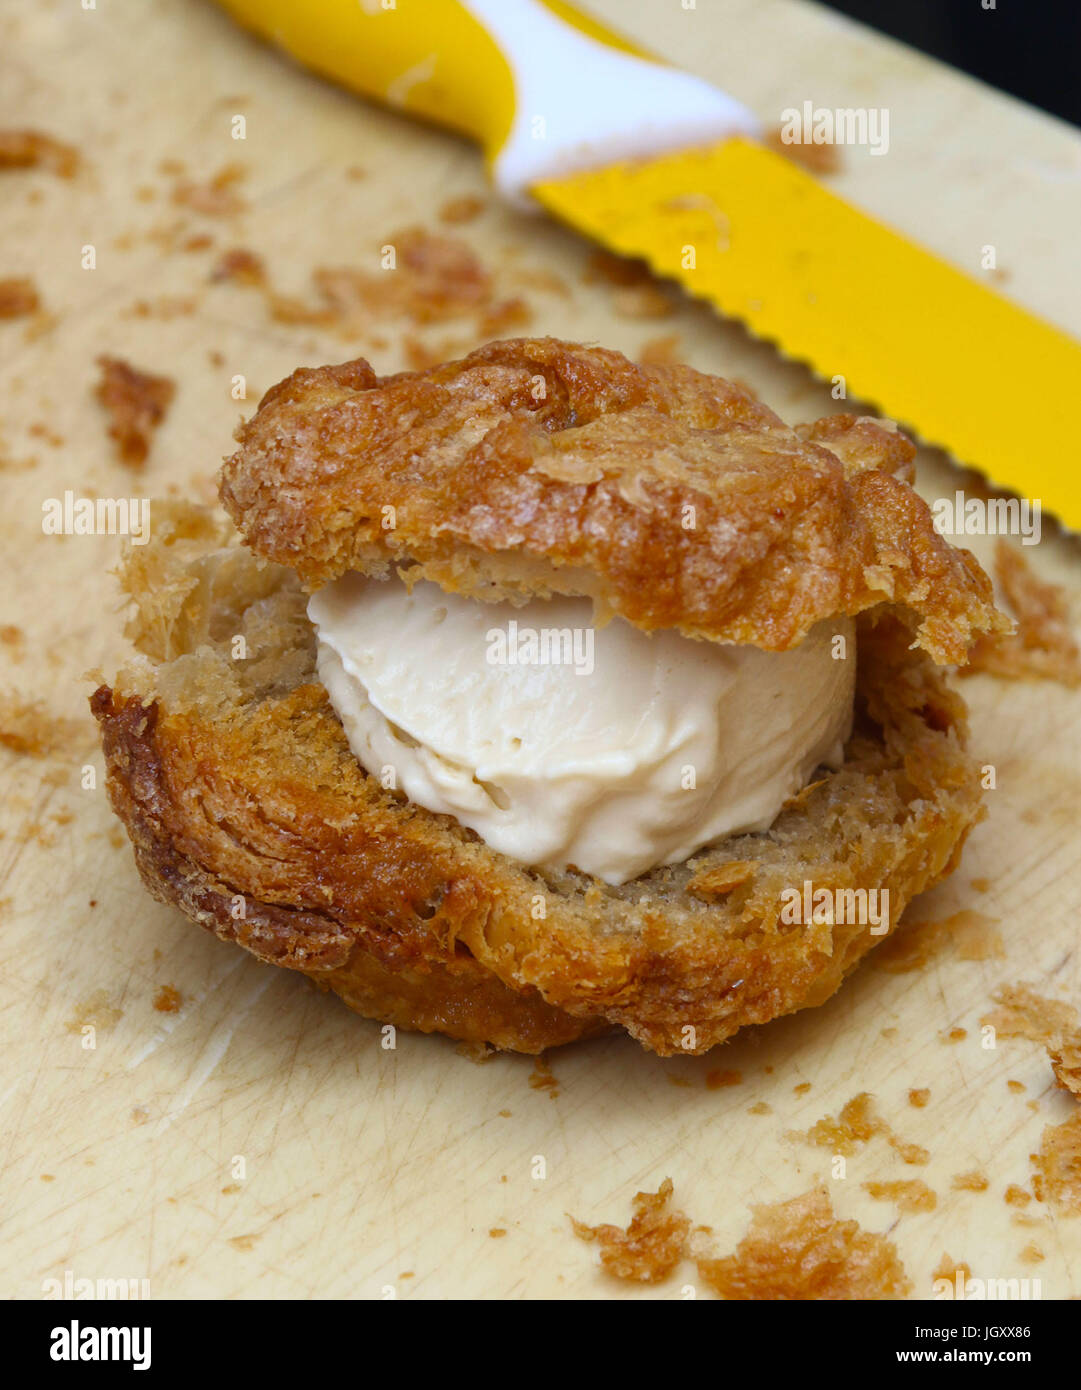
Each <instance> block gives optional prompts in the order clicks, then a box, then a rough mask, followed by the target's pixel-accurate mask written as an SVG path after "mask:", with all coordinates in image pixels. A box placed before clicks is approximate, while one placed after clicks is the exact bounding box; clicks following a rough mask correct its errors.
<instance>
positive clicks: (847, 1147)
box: [789, 1091, 930, 1164]
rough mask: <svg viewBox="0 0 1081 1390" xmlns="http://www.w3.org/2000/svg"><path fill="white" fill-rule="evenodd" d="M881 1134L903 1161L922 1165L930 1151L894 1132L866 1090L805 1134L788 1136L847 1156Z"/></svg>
mask: <svg viewBox="0 0 1081 1390" xmlns="http://www.w3.org/2000/svg"><path fill="white" fill-rule="evenodd" d="M875 1135H881V1136H882V1137H883V1138H884V1139H885V1140H886V1142H887V1143H888V1144H889V1145H890V1147H891V1148H892V1149H894V1150H895V1151H896V1152H897V1153H898V1154H899V1155H900V1156H901V1158H902V1160H903V1161H904V1162H905V1163H911V1164H923V1163H926V1162H927V1161H928V1159H929V1158H930V1154H929V1153H928V1151H927V1150H926V1149H925V1148H923V1147H922V1146H921V1145H919V1144H911V1143H909V1142H908V1141H907V1140H904V1139H902V1138H900V1136H899V1135H897V1134H895V1133H894V1132H893V1130H892V1129H891V1128H890V1126H889V1125H888V1124H887V1123H886V1121H885V1120H883V1119H882V1118H881V1116H880V1115H878V1114H876V1112H875V1109H874V1101H873V1099H872V1097H871V1095H870V1093H869V1092H867V1091H861V1092H860V1093H859V1095H856V1096H853V1097H852V1099H851V1100H850V1101H848V1102H846V1104H845V1105H843V1106H842V1107H841V1110H840V1113H839V1114H838V1115H836V1116H834V1115H826V1116H825V1117H824V1118H823V1119H821V1120H819V1121H817V1123H815V1124H814V1125H812V1126H811V1128H810V1129H809V1130H808V1131H807V1132H806V1133H800V1132H798V1131H795V1132H793V1133H792V1134H791V1135H790V1136H789V1137H790V1138H793V1139H802V1140H805V1141H806V1142H808V1143H810V1144H814V1145H815V1146H816V1147H817V1148H825V1149H831V1150H832V1151H833V1152H834V1153H838V1154H842V1155H844V1156H846V1157H850V1156H851V1155H852V1154H854V1153H855V1152H856V1150H857V1147H858V1146H859V1145H860V1144H866V1143H867V1142H868V1140H870V1139H873V1138H874V1137H875Z"/></svg>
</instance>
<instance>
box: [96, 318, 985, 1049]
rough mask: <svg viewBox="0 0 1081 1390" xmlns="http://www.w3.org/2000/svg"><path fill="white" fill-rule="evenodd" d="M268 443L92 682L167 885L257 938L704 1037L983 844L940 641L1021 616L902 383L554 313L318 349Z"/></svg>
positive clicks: (294, 383) (521, 1009)
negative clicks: (675, 342)
mask: <svg viewBox="0 0 1081 1390" xmlns="http://www.w3.org/2000/svg"><path fill="white" fill-rule="evenodd" d="M238 441H239V446H240V447H239V450H238V451H237V452H236V453H235V454H234V455H233V456H232V457H231V458H229V459H228V460H227V461H226V463H225V465H224V467H223V469H222V473H221V480H220V495H221V500H222V502H223V504H224V506H225V509H226V511H227V512H228V514H229V516H230V518H231V519H232V523H233V524H235V530H234V525H231V524H230V523H229V522H226V521H225V520H223V519H220V518H219V517H218V516H217V515H216V514H214V513H211V512H209V511H207V510H205V509H201V508H198V507H195V506H192V505H186V504H177V503H172V504H164V503H163V504H158V505H156V506H155V529H154V536H153V539H152V540H151V542H150V544H148V545H146V546H142V547H131V548H130V550H129V552H128V556H127V560H126V564H125V568H124V573H123V582H124V586H125V589H126V591H127V593H128V595H129V596H130V598H131V600H132V601H133V613H134V616H133V618H132V621H131V627H130V633H131V636H132V637H133V639H134V643H135V646H136V648H137V650H138V655H137V656H136V657H135V658H134V659H133V660H132V662H131V663H130V664H129V665H128V667H127V668H126V669H125V670H124V671H122V672H121V673H120V675H119V676H118V677H117V678H116V680H115V681H114V682H113V685H112V686H111V687H109V686H102V687H101V688H100V689H99V690H97V691H96V692H95V694H94V695H93V697H92V706H93V710H94V713H95V715H96V716H97V719H98V721H99V723H100V726H101V734H102V740H103V745H104V750H105V756H106V762H107V769H108V785H109V793H110V796H111V799H112V803H113V806H114V807H115V809H116V812H117V814H118V815H119V816H120V818H121V820H122V821H123V822H124V824H125V826H126V827H127V830H128V833H129V835H130V837H131V840H132V843H133V845H134V848H135V856H136V861H137V863H138V866H139V870H140V872H141V874H142V877H143V879H144V881H145V883H146V885H147V887H148V888H149V890H150V892H151V893H152V894H153V895H154V896H155V897H156V898H158V899H160V900H162V901H164V902H168V903H173V904H175V905H176V906H178V907H179V908H180V909H181V910H182V911H183V912H185V913H186V914H187V915H188V916H189V917H191V918H192V919H193V920H194V921H196V922H199V923H200V924H201V925H203V926H204V927H206V928H208V929H209V930H211V931H213V932H215V933H216V934H217V935H218V936H220V937H221V938H222V939H223V940H227V941H234V942H236V943H237V944H238V945H241V946H244V947H245V948H246V949H247V950H249V951H251V952H252V953H253V954H254V955H256V956H257V957H258V958H259V959H260V960H262V961H266V962H269V963H271V964H275V965H281V966H284V967H286V968H288V969H290V970H296V971H299V972H301V973H303V974H305V975H307V976H309V977H310V978H311V979H313V980H315V981H316V982H317V983H319V984H321V985H323V986H326V987H329V988H330V989H331V990H333V991H334V992H335V993H336V994H338V995H340V996H341V998H342V999H343V1000H344V1001H345V1002H346V1003H347V1004H348V1005H349V1006H350V1007H351V1008H353V1009H356V1010H357V1011H358V1012H360V1013H362V1014H365V1015H367V1016H369V1017H372V1018H376V1019H381V1020H384V1021H386V1022H390V1023H393V1024H396V1025H399V1026H402V1027H406V1028H413V1029H420V1030H423V1031H426V1032H431V1031H437V1032H442V1033H445V1034H449V1035H450V1036H451V1037H454V1038H459V1039H464V1040H467V1041H469V1042H472V1043H485V1044H489V1045H491V1046H494V1047H497V1048H509V1049H514V1050H517V1051H522V1052H539V1051H541V1050H543V1049H544V1048H547V1047H550V1046H553V1045H555V1044H560V1043H566V1042H570V1041H572V1040H573V1039H576V1038H580V1037H583V1036H586V1035H590V1034H595V1033H598V1032H601V1031H605V1030H608V1029H612V1028H620V1029H624V1030H626V1032H628V1033H630V1034H631V1035H632V1036H633V1037H635V1038H637V1039H638V1040H639V1041H640V1042H641V1043H643V1044H644V1045H645V1046H646V1047H647V1048H650V1049H652V1050H653V1051H655V1052H658V1053H661V1054H671V1053H675V1052H680V1051H687V1052H702V1051H705V1050H706V1049H708V1048H710V1047H713V1046H714V1045H715V1044H717V1043H720V1042H722V1041H724V1040H725V1039H726V1038H729V1037H731V1036H732V1034H734V1033H735V1032H736V1031H737V1030H738V1029H739V1028H741V1027H743V1026H745V1025H747V1024H751V1023H764V1022H766V1021H767V1020H769V1019H773V1018H776V1017H778V1016H779V1015H781V1014H786V1013H791V1012H793V1011H794V1010H797V1009H802V1008H807V1007H809V1006H811V1005H815V1004H820V1003H822V1002H823V1000H825V999H828V998H829V996H830V995H832V994H833V992H834V991H835V990H836V989H837V988H838V986H839V985H840V984H841V982H842V980H843V979H844V977H845V976H846V975H847V974H848V973H849V972H850V971H851V970H852V969H853V968H854V967H855V966H856V964H857V962H858V961H859V960H860V958H861V957H862V956H863V955H864V954H865V953H866V952H867V951H868V950H869V949H871V947H872V946H874V945H875V944H876V943H878V942H879V941H882V940H884V939H885V936H886V935H887V934H888V932H889V931H891V930H892V929H893V928H894V926H895V925H896V923H897V921H898V918H899V917H900V914H901V912H902V911H903V909H904V907H905V905H906V904H907V903H908V901H909V900H910V899H911V898H912V897H913V896H914V895H915V894H917V893H920V892H922V891H923V890H924V889H925V888H927V887H929V886H930V885H931V884H933V883H935V882H936V881H938V880H939V879H941V878H942V877H943V876H944V875H946V874H948V873H949V872H951V870H952V869H953V868H954V867H955V866H956V864H957V862H958V860H959V856H960V853H961V848H962V846H963V844H964V841H965V838H966V836H967V835H968V833H969V831H970V830H971V828H972V827H973V825H974V824H976V822H977V821H978V819H979V818H980V815H981V805H980V788H979V774H978V766H977V764H976V763H975V762H974V761H973V759H972V757H971V756H970V755H969V753H968V752H967V751H966V747H965V709H964V705H963V703H962V701H961V699H960V698H959V696H958V695H957V694H956V693H955V692H954V691H953V690H952V689H951V688H950V686H949V684H948V682H947V679H946V674H945V672H944V669H943V668H944V667H946V666H949V665H951V664H957V663H963V662H964V660H965V657H966V652H967V650H968V647H969V645H970V644H971V643H972V642H973V640H974V639H975V638H976V637H977V636H978V635H979V634H980V633H984V632H994V631H998V630H1001V629H1002V628H1003V627H1004V625H1005V623H1004V620H1003V618H1002V617H1001V615H999V614H998V613H997V612H996V610H995V609H994V607H993V604H992V598H991V586H990V583H989V581H988V579H987V577H986V576H985V575H984V573H983V572H982V570H981V569H980V568H979V566H978V565H977V564H976V562H975V560H974V559H973V558H972V556H971V555H969V554H968V553H967V552H966V551H963V550H959V549H955V548H954V547H952V546H950V545H949V544H948V543H947V542H946V541H945V540H944V539H943V538H942V537H941V536H940V535H939V534H938V533H937V532H936V531H935V528H934V526H933V525H932V521H931V515H930V512H929V510H928V508H927V506H926V505H925V504H924V502H923V501H922V500H921V499H920V497H919V496H918V495H917V493H916V492H915V491H914V490H913V488H912V486H911V479H910V470H911V464H912V457H913V453H914V450H913V448H912V445H911V444H910V443H909V441H908V440H907V439H906V438H905V437H904V435H902V434H901V433H900V432H899V431H898V430H897V429H896V428H895V427H893V426H892V425H890V424H889V423H888V422H883V421H879V420H873V419H869V418H862V417H861V418H857V417H854V416H851V415H835V416H830V417H828V418H826V419H823V420H819V421H818V422H816V423H815V424H812V425H806V426H800V427H797V428H795V429H792V428H789V427H788V426H787V425H785V424H784V423H782V421H781V420H779V419H778V417H777V416H776V415H774V414H773V413H772V412H771V411H770V410H768V409H767V408H766V407H765V406H763V405H762V404H760V403H759V402H758V401H756V400H755V399H754V398H753V397H752V396H750V395H749V394H748V393H747V392H746V391H744V390H742V389H740V388H739V387H737V386H735V385H732V384H731V383H729V382H726V381H724V380H722V379H720V378H717V377H711V376H707V375H703V374H702V373H700V372H697V371H694V370H692V369H691V368H689V367H684V366H669V365H665V366H660V365H658V366H649V367H640V366H636V365H634V364H633V363H631V362H629V361H628V360H627V359H626V358H624V357H623V356H621V355H620V354H619V353H616V352H610V351H604V350H601V349H598V348H589V347H583V346H580V345H577V344H573V343H564V342H560V341H557V340H554V339H539V340H530V339H521V340H510V341H505V342H496V343H491V344H489V345H488V346H486V347H484V348H481V349H480V350H478V351H477V352H474V353H471V354H470V355H469V356H468V357H466V358H464V359H463V360H461V361H457V362H450V363H447V364H445V365H443V366H439V367H436V368H433V369H430V370H426V371H422V372H406V373H402V374H399V375H396V376H390V377H385V378H379V377H377V376H376V375H375V373H374V372H373V371H372V369H371V367H370V366H369V365H368V363H367V362H365V361H363V360H358V361H355V362H348V363H345V364H343V365H341V366H334V367H322V368H318V369H302V370H299V371H297V372H294V373H293V375H292V376H290V377H289V378H287V379H286V380H285V381H282V382H280V383H279V384H278V385H277V386H275V387H274V388H273V389H272V390H270V391H269V392H268V393H267V394H266V396H265V397H264V398H263V400H262V402H261V404H260V406H259V409H258V411H257V412H256V414H255V415H254V417H253V418H252V419H251V420H249V421H248V422H247V423H246V424H245V425H243V426H242V427H241V429H240V430H239V433H238ZM238 533H239V534H238ZM822 904H827V906H826V907H823V906H822ZM876 905H877V910H876Z"/></svg>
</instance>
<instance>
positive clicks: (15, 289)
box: [0, 275, 41, 319]
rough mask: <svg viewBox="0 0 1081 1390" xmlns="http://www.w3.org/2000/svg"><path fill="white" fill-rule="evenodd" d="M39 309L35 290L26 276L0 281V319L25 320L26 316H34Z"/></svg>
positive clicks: (16, 276)
mask: <svg viewBox="0 0 1081 1390" xmlns="http://www.w3.org/2000/svg"><path fill="white" fill-rule="evenodd" d="M40 307H41V300H40V298H39V296H38V292H37V289H36V288H35V286H34V282H33V280H31V279H30V277H29V276H28V275H14V276H9V277H8V278H7V279H4V280H0V319H19V318H25V317H26V316H27V314H36V313H37V311H38V309H39V308H40Z"/></svg>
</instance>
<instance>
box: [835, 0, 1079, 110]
mask: <svg viewBox="0 0 1081 1390" xmlns="http://www.w3.org/2000/svg"><path fill="white" fill-rule="evenodd" d="M825 3H826V4H827V5H828V7H829V8H830V9H833V10H840V11H841V12H842V13H844V14H847V15H851V16H852V18H853V19H858V20H860V21H861V22H862V23H864V24H868V25H870V26H871V28H873V29H878V30H881V32H882V33H884V34H890V35H892V37H894V38H897V39H900V40H901V41H902V42H903V43H907V44H911V45H912V46H913V48H919V49H922V50H923V52H924V53H930V54H932V55H933V56H934V57H936V58H940V59H941V60H942V61H943V62H945V63H949V64H951V65H952V66H953V67H955V68H961V69H963V71H965V72H969V73H971V74H972V75H973V77H978V78H980V79H982V80H983V81H984V82H989V83H990V84H991V85H992V86H993V87H1000V88H1001V89H1002V90H1003V91H1004V92H1010V93H1011V94H1012V95H1014V96H1017V97H1021V98H1022V100H1024V101H1028V102H1031V103H1032V105H1033V106H1040V107H1042V108H1043V109H1044V110H1045V111H1050V112H1052V113H1053V114H1054V115H1056V116H1061V117H1062V118H1063V119H1064V120H1067V121H1072V122H1073V123H1074V124H1075V125H1081V0H995V8H994V9H993V10H985V9H983V7H982V5H981V2H980V0H825Z"/></svg>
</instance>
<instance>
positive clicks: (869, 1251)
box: [697, 1187, 912, 1300]
mask: <svg viewBox="0 0 1081 1390" xmlns="http://www.w3.org/2000/svg"><path fill="white" fill-rule="evenodd" d="M697 1264H698V1273H699V1275H700V1277H701V1278H702V1280H703V1281H704V1283H706V1284H707V1285H708V1287H709V1288H711V1289H712V1290H713V1291H714V1292H715V1293H717V1294H719V1295H720V1296H721V1297H722V1298H726V1299H741V1300H748V1299H887V1298H903V1297H904V1296H905V1295H906V1294H907V1293H909V1292H910V1291H911V1289H912V1284H911V1281H910V1280H909V1278H908V1276H907V1274H906V1273H905V1268H904V1265H903V1264H902V1263H901V1261H900V1258H899V1257H898V1254H897V1250H896V1248H895V1246H894V1245H893V1244H892V1243H891V1242H890V1241H888V1240H886V1239H885V1237H883V1236H880V1235H876V1234H873V1233H872V1232H870V1231H865V1230H863V1229H861V1227H860V1226H859V1224H858V1223H857V1222H855V1221H841V1220H839V1219H838V1218H837V1217H836V1216H835V1215H834V1211H833V1207H832V1205H831V1203H830V1199H829V1195H828V1193H827V1191H826V1189H825V1188H824V1187H819V1188H813V1189H812V1190H811V1191H810V1192H806V1193H804V1194H803V1195H802V1196H800V1197H794V1198H792V1199H791V1200H790V1201H787V1202H777V1203H775V1204H773V1205H769V1206H756V1207H753V1208H752V1218H751V1225H750V1228H749V1230H748V1232H747V1234H746V1235H745V1236H744V1238H743V1239H742V1240H741V1241H740V1243H739V1245H738V1246H737V1247H736V1251H735V1254H734V1255H730V1256H728V1257H727V1258H725V1259H702V1258H700V1259H698V1261H697Z"/></svg>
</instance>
